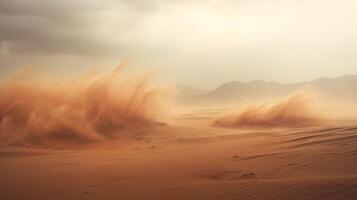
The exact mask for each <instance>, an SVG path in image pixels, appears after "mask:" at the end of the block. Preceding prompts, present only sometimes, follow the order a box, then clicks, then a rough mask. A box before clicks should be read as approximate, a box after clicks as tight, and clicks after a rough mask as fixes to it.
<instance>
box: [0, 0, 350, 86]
mask: <svg viewBox="0 0 357 200" xmlns="http://www.w3.org/2000/svg"><path fill="white" fill-rule="evenodd" d="M356 11H357V1H356V0H216V1H214V0H210V1H209V0H180V1H178V0H177V1H174V0H150V1H149V0H106V1H103V0H76V1H73V0H51V1H49V0H1V1H0V45H1V48H0V77H5V76H6V75H7V74H8V73H11V72H12V71H14V70H16V69H18V68H21V67H23V66H40V67H42V68H44V69H45V70H47V71H49V72H52V73H53V72H55V73H56V74H64V75H68V74H72V73H73V74H75V73H80V72H82V71H84V70H87V69H89V68H92V67H96V66H103V67H104V66H108V67H112V66H115V65H117V64H118V63H119V62H120V61H121V60H124V59H129V60H132V61H134V62H136V63H139V64H140V66H141V68H140V69H142V70H144V71H154V72H157V73H158V74H159V75H160V76H166V77H167V78H169V79H171V80H172V81H173V82H176V83H178V84H188V85H194V86H197V87H201V88H213V87H215V86H217V85H219V84H220V83H222V82H227V81H232V80H239V81H250V80H255V79H262V80H267V81H271V80H272V81H278V82H296V81H305V80H310V79H314V78H318V77H322V76H327V77H332V76H340V75H344V74H357V23H356V20H357V12H356Z"/></svg>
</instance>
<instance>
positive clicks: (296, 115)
mask: <svg viewBox="0 0 357 200" xmlns="http://www.w3.org/2000/svg"><path fill="white" fill-rule="evenodd" d="M310 104H311V102H310V100H309V99H308V97H307V96H306V94H295V95H292V96H290V97H288V98H287V99H284V100H282V101H280V102H278V103H276V104H275V105H272V106H267V105H260V106H249V107H248V108H246V109H245V110H243V111H242V112H240V113H238V114H236V113H234V114H228V115H225V116H221V117H218V118H216V119H215V120H214V123H213V125H215V126H223V127H306V126H312V125H317V124H319V123H320V122H321V121H322V120H321V116H319V115H317V114H316V113H314V112H313V108H312V106H311V105H310Z"/></svg>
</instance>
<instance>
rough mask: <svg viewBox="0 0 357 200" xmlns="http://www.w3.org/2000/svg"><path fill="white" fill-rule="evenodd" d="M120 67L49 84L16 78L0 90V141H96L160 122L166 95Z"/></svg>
mask: <svg viewBox="0 0 357 200" xmlns="http://www.w3.org/2000/svg"><path fill="white" fill-rule="evenodd" d="M121 67H122V66H119V67H118V68H116V69H114V70H113V71H112V72H110V73H108V74H104V75H101V76H94V75H90V76H83V77H81V78H78V79H76V80H73V81H61V82H59V83H51V82H46V81H43V80H39V79H35V80H32V81H31V80H30V81H23V80H21V79H20V78H19V77H17V78H12V79H11V80H9V81H7V82H5V83H3V84H1V86H0V138H1V140H2V141H5V142H9V143H14V144H19V145H26V146H33V145H35V146H44V147H52V146H53V145H59V146H62V145H68V144H77V143H91V142H99V141H104V140H107V139H111V138H115V137H117V136H118V135H120V134H121V133H122V132H124V131H129V132H130V131H135V130H136V129H137V128H138V127H141V128H143V127H148V126H152V125H154V124H157V123H156V122H158V121H160V114H161V113H160V112H161V111H163V110H164V107H165V106H164V104H165V103H164V101H165V100H166V95H168V93H167V92H165V91H164V90H161V89H160V88H158V87H154V86H153V84H152V83H151V82H150V77H148V76H141V77H139V78H133V77H130V76H126V75H124V74H123V73H122V70H121Z"/></svg>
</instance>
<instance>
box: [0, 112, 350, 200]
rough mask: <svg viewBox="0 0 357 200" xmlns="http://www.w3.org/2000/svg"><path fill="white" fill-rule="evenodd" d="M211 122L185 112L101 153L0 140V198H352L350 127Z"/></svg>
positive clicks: (104, 145) (109, 144) (92, 149)
mask: <svg viewBox="0 0 357 200" xmlns="http://www.w3.org/2000/svg"><path fill="white" fill-rule="evenodd" d="M213 116H216V113H215V111H209V110H200V111H199V112H198V111H195V112H192V113H183V114H180V115H176V116H175V117H174V119H173V121H172V124H171V125H167V126H160V125H158V126H156V127H154V128H152V129H151V130H150V131H148V134H145V135H141V136H140V137H139V136H138V137H135V138H134V139H131V140H128V141H125V142H123V141H121V142H116V141H114V140H113V141H110V142H105V143H102V144H101V145H102V146H100V147H98V146H85V147H83V148H82V149H80V148H81V147H78V148H79V149H63V150H61V149H58V150H50V149H36V148H23V147H14V146H8V145H5V144H4V145H2V147H1V150H0V180H1V181H0V199H6V200H8V199H9V200H10V199H11V200H12V199H28V200H32V199H34V200H35V199H36V200H39V199H61V200H63V199H73V200H78V199H93V200H94V199H98V200H99V199H100V200H102V199H106V200H110V199H113V200H114V199H116V200H117V199H123V200H139V199H165V200H166V199H170V200H171V199H172V200H175V199H177V200H191V199H204V200H210V199H217V200H225V199H240V200H242V199H244V200H245V199H254V200H257V199H262V200H263V199H264V200H266V199H277V200H279V199H293V200H295V199H296V200H297V199H301V200H302V199H304V200H306V199H311V200H315V199H324V200H325V199H336V200H337V199H339V200H340V199H356V197H357V168H356V166H357V125H355V124H356V123H355V122H348V123H347V122H344V123H342V122H330V123H328V125H326V124H325V125H319V126H311V127H309V128H297V127H294V128H270V129H268V128H257V129H253V130H252V129H251V130H248V129H246V130H245V129H226V128H220V127H211V126H208V125H205V124H208V123H209V121H210V120H212V118H213ZM146 131H147V130H146Z"/></svg>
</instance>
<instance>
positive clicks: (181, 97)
mask: <svg viewBox="0 0 357 200" xmlns="http://www.w3.org/2000/svg"><path fill="white" fill-rule="evenodd" d="M303 88H308V89H312V90H313V91H316V92H318V93H319V95H322V96H324V97H327V98H328V97H338V98H346V99H349V100H352V101H354V100H355V101H356V102H357V75H345V76H341V77H336V78H319V79H316V80H313V81H308V82H300V83H291V84H283V83H277V82H267V81H261V80H255V81H250V82H239V81H232V82H228V83H224V84H222V85H220V86H219V87H217V88H216V89H214V90H212V91H205V90H201V89H198V88H195V87H192V86H183V85H181V86H177V91H178V93H177V96H176V98H177V101H178V102H179V103H181V104H209V103H234V102H239V101H240V102H242V101H253V100H264V99H272V98H274V99H275V98H282V97H286V96H288V95H290V94H292V93H294V92H296V91H298V90H301V89H303Z"/></svg>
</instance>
